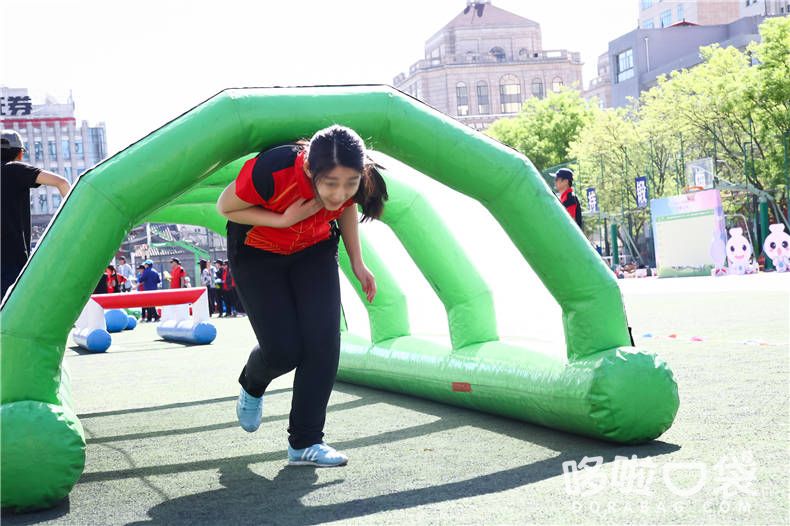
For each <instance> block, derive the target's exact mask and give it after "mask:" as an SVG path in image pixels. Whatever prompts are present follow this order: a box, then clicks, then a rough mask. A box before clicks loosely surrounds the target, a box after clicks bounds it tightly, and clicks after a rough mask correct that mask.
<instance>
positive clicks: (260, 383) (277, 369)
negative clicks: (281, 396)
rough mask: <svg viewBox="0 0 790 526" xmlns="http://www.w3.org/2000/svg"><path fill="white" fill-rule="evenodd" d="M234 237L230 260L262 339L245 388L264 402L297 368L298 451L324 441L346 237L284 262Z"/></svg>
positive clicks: (291, 428) (293, 439) (294, 424)
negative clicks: (340, 248)
mask: <svg viewBox="0 0 790 526" xmlns="http://www.w3.org/2000/svg"><path fill="white" fill-rule="evenodd" d="M233 237H234V236H233V235H232V233H229V236H228V259H229V260H230V266H231V269H232V271H233V276H234V278H235V279H236V285H237V288H236V291H237V292H238V295H239V299H240V300H241V303H242V305H244V310H245V311H246V312H247V316H248V317H249V320H250V324H251V325H252V328H253V330H254V331H255V336H256V337H257V339H258V345H256V346H255V348H254V349H253V350H252V352H251V353H250V356H249V359H248V360H247V365H246V366H245V367H244V369H243V370H242V372H241V376H240V377H239V383H240V384H241V386H242V387H243V388H244V390H245V391H247V392H248V393H249V394H251V395H253V396H262V395H263V393H264V392H265V391H266V388H267V387H268V385H269V383H270V382H271V381H272V380H274V379H275V378H277V377H278V376H280V375H283V374H285V373H288V372H290V371H292V370H294V369H296V373H295V376H294V384H293V396H292V399H291V414H290V418H289V422H288V435H289V436H288V441H289V442H290V444H291V447H293V448H295V449H301V448H304V447H308V446H311V445H313V444H316V443H318V442H321V440H322V438H323V436H324V433H323V429H324V423H325V421H326V407H327V404H328V402H329V395H330V394H331V392H332V386H333V385H334V383H335V376H336V374H337V365H338V359H339V357H340V281H339V279H340V278H339V276H338V268H337V244H338V238H337V237H332V238H330V239H328V240H326V241H322V242H320V243H318V244H316V245H313V246H311V247H309V248H306V249H304V250H302V251H300V252H297V253H295V254H291V255H288V256H283V255H279V254H273V253H271V252H265V251H263V250H258V249H255V248H252V247H248V246H246V245H244V244H243V242H242V241H241V240H238V239H233Z"/></svg>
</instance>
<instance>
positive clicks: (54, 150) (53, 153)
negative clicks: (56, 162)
mask: <svg viewBox="0 0 790 526" xmlns="http://www.w3.org/2000/svg"><path fill="white" fill-rule="evenodd" d="M47 146H48V150H49V157H50V159H55V158H57V156H58V147H57V145H56V144H55V141H49V143H48V144H47Z"/></svg>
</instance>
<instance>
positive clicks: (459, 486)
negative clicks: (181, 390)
mask: <svg viewBox="0 0 790 526" xmlns="http://www.w3.org/2000/svg"><path fill="white" fill-rule="evenodd" d="M335 391H337V392H339V393H344V394H347V395H352V396H356V397H358V399H357V400H353V401H351V402H342V403H338V404H333V405H332V406H330V408H329V411H334V410H340V409H348V408H351V407H359V406H364V405H370V404H375V403H386V404H388V405H391V406H396V407H400V408H403V409H408V410H411V411H417V412H419V413H423V414H430V415H433V416H434V417H436V418H437V420H435V421H432V422H429V423H425V424H419V425H412V426H408V427H403V428H402V429H397V430H394V431H388V432H385V433H380V434H378V435H372V436H360V437H358V438H353V439H350V440H346V441H343V442H338V441H335V442H332V445H333V446H335V447H337V448H338V449H339V450H342V451H345V452H348V453H352V454H351V461H350V462H352V463H353V462H354V457H353V450H354V449H357V448H364V447H369V446H376V445H380V444H388V443H391V442H395V441H400V440H408V439H412V438H418V437H422V436H426V435H429V434H434V433H442V432H445V431H450V430H454V429H457V428H459V427H469V426H473V427H477V428H480V429H485V430H487V431H489V432H494V433H498V434H500V435H502V436H506V437H509V438H514V439H517V440H522V441H524V442H525V443H528V444H532V445H535V446H539V447H542V448H545V449H548V450H552V451H556V452H557V454H556V455H555V456H553V457H552V458H548V459H543V460H540V461H537V462H532V463H529V464H525V465H523V466H519V467H515V468H511V469H506V470H501V471H497V472H494V473H490V474H485V475H480V476H476V477H472V478H468V479H465V480H462V481H456V482H448V483H440V484H435V485H432V486H428V487H423V488H417V489H409V490H403V491H397V488H398V487H399V486H407V485H408V484H407V483H409V482H411V481H410V480H409V481H402V482H403V484H400V483H399V481H398V480H392V488H393V490H394V491H392V492H390V493H387V494H384V495H378V496H374V497H367V498H361V499H354V500H347V501H344V502H339V503H334V504H326V505H317V506H311V505H305V504H304V503H303V502H302V499H303V497H305V496H306V495H308V494H310V493H312V492H314V491H316V490H318V489H320V488H323V487H326V486H329V485H334V484H342V483H343V482H344V481H343V480H335V481H331V482H326V483H321V484H317V482H318V474H317V473H316V469H315V468H310V467H286V466H283V468H282V469H281V470H280V471H279V472H278V473H277V475H276V476H275V477H274V478H273V479H271V480H270V479H267V478H266V477H263V476H260V475H258V474H256V473H254V472H253V471H252V470H251V469H250V466H251V465H253V464H258V463H262V462H276V461H284V457H285V454H284V452H283V451H276V452H266V453H261V454H254V455H243V456H235V457H228V458H219V459H207V460H200V461H195V462H182V463H173V464H163V465H156V466H145V467H139V468H138V467H132V468H129V469H121V470H112V471H104V472H92V473H86V474H84V475H83V477H82V478H81V479H80V481H79V484H88V483H96V482H108V481H113V480H121V479H127V478H138V479H142V480H145V478H146V477H150V476H162V475H175V474H181V473H188V472H192V471H203V470H219V473H220V479H219V482H220V484H221V485H222V486H223V488H222V489H217V490H211V491H206V492H202V493H194V494H191V495H187V496H183V497H178V498H174V499H170V500H165V501H164V502H161V503H160V504H157V505H155V506H153V507H152V508H150V509H149V510H148V517H149V520H148V521H144V522H141V523H135V524H161V525H174V524H278V525H279V524H319V523H324V522H329V521H334V520H342V519H354V518H361V517H369V516H371V515H374V514H377V513H381V512H386V511H391V510H403V509H409V508H414V507H417V506H423V505H430V504H437V503H441V502H447V501H453V500H457V499H463V498H468V497H475V496H480V495H487V494H492V493H498V492H502V491H507V490H510V489H514V488H519V487H523V486H527V485H529V484H532V483H535V482H539V481H542V480H546V479H549V478H553V477H558V476H561V475H562V463H563V462H565V461H574V462H578V461H579V460H581V459H582V458H583V457H584V456H588V457H592V456H601V457H603V458H604V461H605V462H611V461H613V460H614V458H615V456H617V455H622V456H629V457H630V456H631V455H633V454H636V455H638V456H639V458H645V457H653V456H660V455H665V454H668V453H671V452H673V451H677V450H678V449H680V447H679V446H677V445H674V444H668V443H665V442H661V441H652V442H649V443H647V444H643V445H640V446H626V445H619V444H611V443H606V442H601V441H598V440H594V439H590V438H585V437H580V436H576V435H572V434H568V433H563V432H561V431H556V430H552V429H547V428H544V427H540V426H536V425H531V424H527V423H524V422H520V421H516V420H511V419H507V418H502V417H498V416H493V415H488V414H483V413H478V412H475V411H472V410H467V409H462V408H457V407H452V406H447V405H442V404H438V403H434V402H431V401H428V400H423V399H420V398H414V397H410V396H407V395H400V394H394V393H386V392H382V391H377V390H373V389H369V388H365V387H358V386H354V385H350V384H342V383H338V384H337V385H336V386H335ZM225 400H226V399H215V401H225ZM201 403H210V401H201V402H195V403H194V404H170V405H168V406H159V407H160V408H170V407H173V406H175V407H188V406H189V405H198V404H201ZM146 410H155V409H154V408H150V409H149V408H146V409H144V410H143V411H146ZM132 411H133V410H132ZM107 414H118V412H108V413H99V414H94V415H97V416H101V415H107ZM271 418H272V419H275V420H276V419H279V418H280V417H271ZM282 418H284V417H282ZM235 425H236V424H235V423H232V424H231V423H223V424H216V425H212V426H208V427H211V428H212V429H213V428H214V427H215V426H220V428H222V427H232V426H235ZM406 425H408V424H406ZM205 427H206V426H203V427H195V428H190V429H186V430H182V429H179V430H171V431H162V432H154V433H147V434H146V433H143V434H139V435H135V436H130V435H125V436H122V437H123V438H121V437H106V438H101V439H91V442H102V441H105V442H109V441H115V440H131V439H141V440H150V439H155V438H156V437H160V436H164V435H168V434H183V433H193V432H195V433H197V432H200V431H202V430H205ZM494 454H497V453H494V452H492V455H494ZM336 469H341V470H346V469H348V468H336ZM420 469H421V468H420V466H419V465H415V466H414V470H415V472H418V471H419V470H420ZM342 473H344V472H342ZM342 473H341V474H342ZM64 514H68V509H66V511H63V509H60V511H58V509H52V510H47V511H44V512H37V513H32V514H26V515H18V516H11V517H8V520H4V523H6V524H31V523H33V522H38V521H44V520H50V519H53V518H57V517H60V516H63V515H64ZM18 520H21V521H23V522H19V521H18Z"/></svg>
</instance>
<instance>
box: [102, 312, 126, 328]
mask: <svg viewBox="0 0 790 526" xmlns="http://www.w3.org/2000/svg"><path fill="white" fill-rule="evenodd" d="M104 321H105V322H106V323H107V330H108V331H109V332H121V331H122V330H124V329H125V328H126V325H127V324H128V323H129V315H128V314H126V313H125V312H124V311H122V310H120V309H113V310H108V311H107V312H105V313H104Z"/></svg>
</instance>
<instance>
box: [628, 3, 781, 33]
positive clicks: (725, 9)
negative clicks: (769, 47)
mask: <svg viewBox="0 0 790 526" xmlns="http://www.w3.org/2000/svg"><path fill="white" fill-rule="evenodd" d="M637 1H638V2H639V27H640V28H642V29H661V28H664V27H670V26H672V25H675V24H678V23H683V22H688V23H691V24H697V25H701V26H712V25H725V24H730V23H732V22H735V21H736V20H739V19H741V18H745V17H750V16H781V15H786V14H790V0H637Z"/></svg>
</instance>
